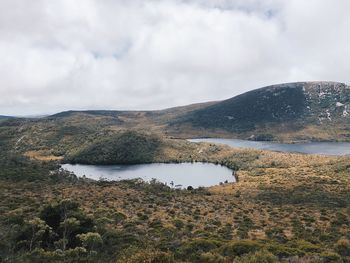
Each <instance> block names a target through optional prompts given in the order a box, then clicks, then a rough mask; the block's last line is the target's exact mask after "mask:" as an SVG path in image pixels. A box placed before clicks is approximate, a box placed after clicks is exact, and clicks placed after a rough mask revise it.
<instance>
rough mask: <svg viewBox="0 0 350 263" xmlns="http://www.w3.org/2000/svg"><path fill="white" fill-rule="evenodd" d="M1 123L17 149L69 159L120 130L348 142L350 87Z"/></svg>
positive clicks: (314, 85)
mask: <svg viewBox="0 0 350 263" xmlns="http://www.w3.org/2000/svg"><path fill="white" fill-rule="evenodd" d="M5 118H8V117H5ZM5 118H4V120H5ZM0 119H1V118H0ZM4 120H3V121H1V124H0V126H1V127H4V129H6V128H5V127H12V128H13V129H14V132H15V133H13V136H14V138H13V140H14V141H15V142H16V147H17V148H18V149H21V150H30V149H36V150H44V149H48V148H49V149H51V152H53V153H55V154H58V155H61V154H62V153H72V154H73V152H75V151H76V150H77V149H80V148H83V147H87V146H89V145H91V143H92V142H95V141H96V140H100V139H102V138H105V137H106V136H111V135H113V134H116V133H119V132H123V131H125V130H135V131H138V132H145V133H147V134H157V135H161V136H165V137H168V138H195V137H225V138H241V139H251V140H275V141H287V142H292V141H300V140H308V141H335V140H338V141H350V87H349V86H347V85H345V84H343V83H337V82H297V83H286V84H279V85H272V86H268V87H264V88H260V89H256V90H252V91H249V92H246V93H244V94H241V95H238V96H236V97H233V98H230V99H227V100H224V101H214V102H206V103H199V104H193V105H188V106H181V107H174V108H170V109H165V110H158V111H115V110H87V111H66V112H61V113H57V114H54V115H51V116H47V117H43V118H34V119H33V118H22V119H7V120H6V121H4ZM21 138H22V139H21Z"/></svg>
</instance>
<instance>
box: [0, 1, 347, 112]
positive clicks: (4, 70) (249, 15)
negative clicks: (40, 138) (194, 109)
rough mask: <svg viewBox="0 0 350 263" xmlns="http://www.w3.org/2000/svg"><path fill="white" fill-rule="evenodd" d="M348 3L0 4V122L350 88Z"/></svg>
mask: <svg viewBox="0 0 350 263" xmlns="http://www.w3.org/2000/svg"><path fill="white" fill-rule="evenodd" d="M349 9H350V2H349V1H347V0H335V1H334V0H323V1H319V0H310V1H303V0H291V1H282V0H265V1H263V0H230V1H229V0H204V1H199V0H163V1H157V0H152V1H141V0H131V1H130V0H129V1H125V0H118V1H117V0H116V1H111V0H103V1H98V0H76V1H70V0H58V1H43V0H38V1H34V2H30V3H29V2H28V1H24V0H4V1H1V3H0V56H1V60H0V73H1V75H0V76H1V86H0V114H37V113H53V112H56V111H61V110H67V109H159V108H166V107H171V106H176V105H183V104H188V103H194V102H201V101H207V100H218V99H225V98H228V97H232V96H234V95H237V94H239V93H241V92H244V91H248V90H250V89H254V88H258V87H261V86H264V85H269V84H273V83H279V82H288V81H300V80H335V81H342V82H347V83H350V77H349V74H348V68H349V66H350V62H349V61H350V60H349V59H347V58H349V57H350V46H349V45H348V43H349V41H350V35H349V34H348V29H349V28H350V17H349V16H348V15H347V10H349Z"/></svg>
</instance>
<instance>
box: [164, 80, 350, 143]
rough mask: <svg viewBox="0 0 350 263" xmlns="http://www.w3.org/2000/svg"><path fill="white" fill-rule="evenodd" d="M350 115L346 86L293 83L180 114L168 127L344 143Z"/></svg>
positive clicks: (258, 90) (267, 88)
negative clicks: (338, 140) (308, 130)
mask: <svg viewBox="0 0 350 263" xmlns="http://www.w3.org/2000/svg"><path fill="white" fill-rule="evenodd" d="M349 113H350V87H349V86H347V85H345V84H343V83H337V82H297V83H287V84H280V85H273V86H268V87H264V88H260V89H257V90H253V91H249V92H247V93H244V94H241V95H239V96H236V97H233V98H231V99H228V100H225V101H222V102H219V103H217V104H214V105H211V106H209V107H206V108H203V109H199V110H195V111H193V112H191V113H190V114H188V115H183V116H181V117H180V118H177V119H176V120H174V121H173V122H171V126H172V127H173V128H172V129H173V130H175V129H177V130H183V129H185V130H186V129H189V128H188V127H191V129H192V130H193V131H196V130H197V131H198V130H200V129H201V130H202V131H203V130H204V131H203V135H204V136H205V135H206V134H210V131H211V133H214V135H215V133H217V132H218V130H220V129H221V130H223V131H224V132H226V133H228V134H232V135H236V136H238V137H240V136H243V137H250V136H253V137H254V135H255V136H256V134H258V135H259V134H260V135H263V134H264V133H265V134H266V133H267V134H268V135H271V136H267V137H275V138H278V139H279V138H281V137H283V136H282V133H297V132H298V131H299V132H301V134H300V135H299V136H300V138H299V139H305V138H306V137H307V136H309V138H311V137H312V136H314V135H315V136H316V139H331V140H333V139H334V140H335V139H344V140H346V139H350V137H348V136H349V134H350V133H349V129H350V115H349ZM310 127H313V129H315V131H314V134H306V133H307V131H306V130H305V129H309V128H310ZM181 128H182V129H181ZM317 129H323V130H324V132H326V133H327V134H326V135H324V136H325V138H322V136H318V135H317V133H319V131H316V130H317ZM310 132H311V131H310ZM303 133H305V134H304V135H305V136H304V137H305V138H303ZM331 133H333V135H332V134H331ZM332 137H333V138H332ZM294 139H295V138H294Z"/></svg>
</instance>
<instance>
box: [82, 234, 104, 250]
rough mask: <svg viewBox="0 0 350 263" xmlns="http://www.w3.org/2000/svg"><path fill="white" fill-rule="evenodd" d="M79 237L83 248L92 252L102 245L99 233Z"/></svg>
mask: <svg viewBox="0 0 350 263" xmlns="http://www.w3.org/2000/svg"><path fill="white" fill-rule="evenodd" d="M77 237H78V238H79V239H80V241H81V242H82V244H83V246H84V247H85V248H86V249H87V250H89V251H90V252H91V251H95V249H97V248H98V247H99V246H101V245H102V243H103V241H102V237H101V235H100V234H99V233H93V232H88V233H86V234H79V235H77Z"/></svg>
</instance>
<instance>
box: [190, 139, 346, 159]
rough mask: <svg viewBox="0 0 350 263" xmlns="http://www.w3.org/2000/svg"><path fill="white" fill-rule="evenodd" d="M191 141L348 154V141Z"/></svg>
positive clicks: (325, 153) (271, 149)
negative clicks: (288, 142)
mask: <svg viewBox="0 0 350 263" xmlns="http://www.w3.org/2000/svg"><path fill="white" fill-rule="evenodd" d="M189 141H191V142H210V143H221V144H226V145H229V146H232V147H239V148H253V149H259V150H270V151H278V152H297V153H307V154H322V155H346V154H350V142H306V143H293V144H287V143H276V142H268V141H248V140H239V139H219V138H204V139H190V140H189Z"/></svg>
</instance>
